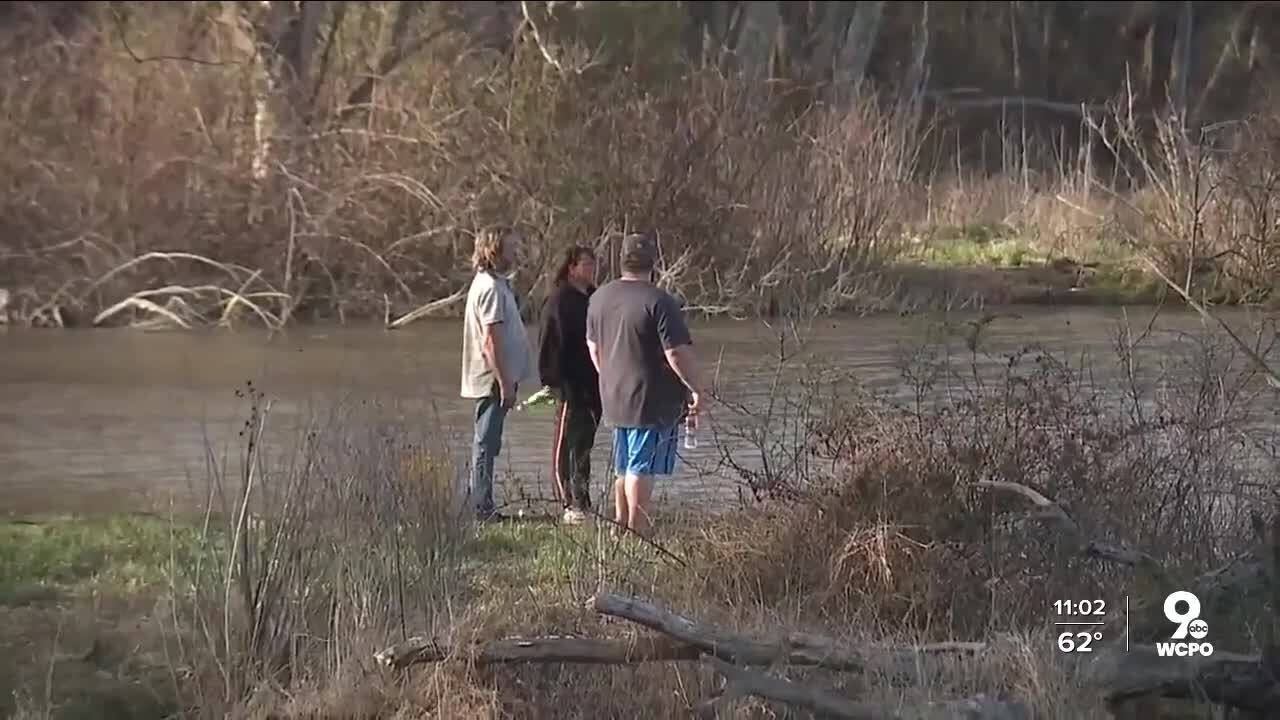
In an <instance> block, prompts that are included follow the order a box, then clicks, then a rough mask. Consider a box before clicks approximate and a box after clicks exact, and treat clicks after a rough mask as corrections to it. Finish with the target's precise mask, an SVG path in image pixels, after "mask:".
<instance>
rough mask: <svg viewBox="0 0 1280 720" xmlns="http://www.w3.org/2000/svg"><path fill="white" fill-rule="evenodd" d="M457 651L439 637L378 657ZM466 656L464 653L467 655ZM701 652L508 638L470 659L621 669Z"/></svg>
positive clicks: (425, 659) (433, 657)
mask: <svg viewBox="0 0 1280 720" xmlns="http://www.w3.org/2000/svg"><path fill="white" fill-rule="evenodd" d="M458 652H460V651H456V650H455V649H453V648H450V647H448V646H446V645H443V644H441V643H440V642H438V641H437V640H436V639H435V638H429V637H412V638H409V639H408V640H405V641H404V642H401V643H397V644H395V645H392V646H391V647H389V648H386V649H385V650H379V651H378V652H376V653H374V656H373V657H374V659H375V660H377V661H378V663H379V664H380V665H383V666H384V667H389V668H396V669H401V668H406V667H409V666H410V665H417V664H421V663H433V662H440V661H442V660H446V659H448V658H450V657H454V656H455V654H456V653H458ZM464 656H466V655H464ZM701 656H702V651H700V650H698V649H697V648H695V647H692V646H690V645H686V644H685V643H682V642H678V641H676V640H672V639H671V638H665V637H661V636H657V637H638V638H630V639H625V640H600V639H593V638H576V637H539V638H508V639H506V640H495V641H493V642H488V643H484V644H482V645H480V646H479V647H478V648H476V649H474V650H473V651H472V654H470V655H469V657H470V658H471V659H472V660H473V661H474V662H475V663H476V664H477V665H499V664H511V663H585V664H597V665H599V664H605V665H622V664H628V663H644V662H657V661H665V660H697V659H698V658H699V657H701Z"/></svg>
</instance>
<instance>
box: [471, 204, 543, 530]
mask: <svg viewBox="0 0 1280 720" xmlns="http://www.w3.org/2000/svg"><path fill="white" fill-rule="evenodd" d="M521 242H522V238H521V237H520V235H519V234H518V233H516V232H515V231H513V230H485V231H483V232H481V233H480V235H478V236H477V237H476V246H475V251H474V253H473V254H472V259H471V260H472V265H473V266H474V267H475V270H476V274H475V277H474V278H473V279H472V280H471V289H470V291H469V292H468V293H467V305H466V312H465V314H464V317H463V330H462V392H461V395H462V397H464V398H469V399H473V400H475V401H476V415H475V436H474V439H473V441H472V446H471V480H470V484H469V486H468V490H469V494H470V496H471V498H470V499H471V503H472V509H473V510H474V511H475V514H476V518H477V519H479V520H481V521H491V520H501V519H502V517H501V516H500V515H499V514H498V513H496V512H495V508H494V501H493V465H494V461H495V460H496V459H497V457H498V453H500V452H501V451H502V432H503V427H504V425H505V421H506V417H507V412H508V411H510V410H511V408H512V407H513V406H514V405H515V402H516V391H517V388H518V386H519V384H520V383H522V382H525V381H526V380H528V379H530V378H531V377H532V375H533V357H532V348H531V346H530V345H529V338H528V335H527V333H526V331H525V327H524V319H523V318H521V317H520V305H519V303H517V302H516V295H515V291H514V290H513V289H512V287H511V282H510V281H509V280H507V277H506V274H507V273H509V272H510V271H511V269H512V268H513V267H514V266H515V262H516V258H517V257H518V256H519V251H520V243H521Z"/></svg>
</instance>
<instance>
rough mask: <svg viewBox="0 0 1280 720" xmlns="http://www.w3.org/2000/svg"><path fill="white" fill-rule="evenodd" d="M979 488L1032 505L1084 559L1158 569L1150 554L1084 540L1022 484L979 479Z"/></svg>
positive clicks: (1073, 524) (1058, 510)
mask: <svg viewBox="0 0 1280 720" xmlns="http://www.w3.org/2000/svg"><path fill="white" fill-rule="evenodd" d="M975 484H976V485H977V486H978V487H980V488H986V489H989V490H1002V491H1004V492H1011V493H1015V494H1017V495H1021V496H1022V497H1024V498H1026V499H1028V500H1030V501H1031V503H1032V504H1033V505H1035V506H1036V507H1037V508H1039V510H1040V512H1038V513H1036V517H1039V518H1044V519H1051V520H1053V521H1055V522H1057V523H1058V524H1059V525H1061V526H1062V528H1063V529H1064V530H1065V531H1066V532H1067V533H1068V534H1069V535H1070V536H1071V539H1072V540H1074V541H1076V542H1077V543H1078V544H1079V545H1080V546H1081V550H1080V551H1081V552H1082V553H1083V554H1084V556H1085V557H1089V558H1097V559H1099V560H1107V561H1110V562H1114V563H1120V564H1121V565H1128V566H1129V567H1137V566H1138V565H1143V566H1146V567H1149V568H1159V563H1157V562H1156V561H1155V559H1154V558H1152V557H1151V556H1150V555H1147V554H1146V553H1143V552H1138V551H1136V550H1130V549H1128V548H1122V547H1118V546H1115V545H1109V544H1106V543H1102V542H1098V541H1096V540H1093V539H1091V538H1088V537H1085V535H1084V532H1083V531H1082V530H1081V529H1080V526H1079V525H1078V524H1077V523H1076V521H1075V520H1073V519H1072V518H1071V516H1070V515H1068V514H1067V511H1066V510H1063V509H1062V506H1061V505H1058V503H1056V502H1054V501H1052V500H1050V499H1049V498H1047V497H1045V496H1044V495H1041V494H1040V493H1038V492H1036V491H1035V490H1032V489H1031V488H1029V487H1027V486H1026V485H1020V484H1018V483H1013V482H1005V481H1002V480H979V481H978V482H977V483H975Z"/></svg>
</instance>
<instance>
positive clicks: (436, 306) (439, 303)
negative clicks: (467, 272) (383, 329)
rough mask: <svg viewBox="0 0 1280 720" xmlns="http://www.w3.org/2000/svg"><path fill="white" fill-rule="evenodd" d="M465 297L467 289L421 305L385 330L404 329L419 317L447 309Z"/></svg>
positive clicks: (397, 319) (394, 321) (392, 322)
mask: <svg viewBox="0 0 1280 720" xmlns="http://www.w3.org/2000/svg"><path fill="white" fill-rule="evenodd" d="M466 297H467V288H465V287H464V288H462V289H461V290H459V291H457V292H455V293H454V294H452V295H449V296H448V297H442V298H440V299H439V300H432V301H431V302H429V303H427V304H426V305H423V306H422V307H419V308H418V309H416V310H412V311H410V312H407V313H405V314H404V315H401V316H400V317H398V318H396V319H395V320H393V321H391V322H390V323H389V324H388V325H387V329H389V330H395V329H397V328H401V327H404V326H405V325H408V324H409V323H411V322H413V321H414V320H417V319H418V318H420V317H424V316H426V315H430V314H431V313H433V312H436V311H438V310H442V309H444V308H447V307H449V306H450V305H453V304H454V303H456V302H460V301H461V300H463V299H465V298H466Z"/></svg>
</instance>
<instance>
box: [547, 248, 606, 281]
mask: <svg viewBox="0 0 1280 720" xmlns="http://www.w3.org/2000/svg"><path fill="white" fill-rule="evenodd" d="M595 257H596V251H595V250H592V249H591V248H589V247H587V246H586V245H570V246H569V247H567V248H565V249H564V252H562V253H560V264H559V266H557V267H556V274H555V275H554V276H553V277H552V285H554V286H555V287H560V286H561V285H564V284H565V282H567V281H568V280H569V268H572V267H573V266H574V265H577V264H578V263H579V262H581V261H582V260H584V259H585V258H591V259H593V260H594V259H595Z"/></svg>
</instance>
